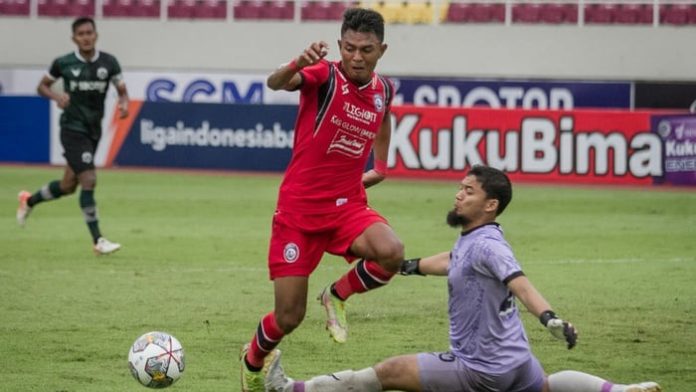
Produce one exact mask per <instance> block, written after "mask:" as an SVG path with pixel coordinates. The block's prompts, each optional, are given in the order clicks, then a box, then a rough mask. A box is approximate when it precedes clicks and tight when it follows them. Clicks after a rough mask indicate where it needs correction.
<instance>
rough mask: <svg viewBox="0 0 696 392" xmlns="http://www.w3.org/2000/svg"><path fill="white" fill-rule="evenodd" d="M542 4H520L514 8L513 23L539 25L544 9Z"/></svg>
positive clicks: (514, 5)
mask: <svg viewBox="0 0 696 392" xmlns="http://www.w3.org/2000/svg"><path fill="white" fill-rule="evenodd" d="M544 6H545V5H542V4H540V3H519V4H513V6H512V22H513V23H539V21H540V14H541V11H542V8H543V7H544Z"/></svg>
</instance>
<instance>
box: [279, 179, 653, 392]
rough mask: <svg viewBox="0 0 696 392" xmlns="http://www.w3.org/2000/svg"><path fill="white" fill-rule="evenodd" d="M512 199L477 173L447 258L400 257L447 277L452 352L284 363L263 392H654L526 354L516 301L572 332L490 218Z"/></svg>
mask: <svg viewBox="0 0 696 392" xmlns="http://www.w3.org/2000/svg"><path fill="white" fill-rule="evenodd" d="M511 199H512V185H511V183H510V180H509V179H508V177H507V176H506V175H505V173H503V172H502V171H500V170H497V169H493V168H490V167H487V166H474V167H473V168H472V169H471V171H469V173H468V174H467V175H466V177H465V178H464V179H463V180H462V182H461V184H460V189H459V191H458V192H457V194H456V197H455V203H454V209H452V210H451V211H450V212H449V213H448V215H447V223H448V224H449V225H450V226H452V227H461V229H462V233H461V236H460V237H459V238H458V239H457V241H456V243H455V244H454V247H453V249H452V250H451V251H450V252H444V253H440V254H437V255H434V256H430V257H426V258H423V259H411V260H406V261H405V262H404V263H403V265H402V270H401V273H402V274H403V275H412V274H420V275H443V276H447V280H448V291H449V337H450V348H449V351H448V352H433V353H419V354H409V355H400V356H395V357H391V358H388V359H386V360H384V361H382V362H380V363H378V364H376V365H374V366H372V367H368V368H365V369H362V370H358V371H353V370H345V371H341V372H337V373H333V374H330V375H325V376H318V377H314V378H312V379H310V380H307V381H294V380H292V379H289V378H287V377H286V376H285V374H284V373H283V369H282V366H281V365H280V359H279V358H278V359H277V360H276V361H274V363H273V364H272V365H271V367H270V368H269V371H268V375H267V377H266V389H267V390H268V391H282V392H300V391H304V392H318V391H332V392H340V391H364V392H372V391H374V392H377V391H385V390H398V391H433V392H435V391H442V392H454V391H476V392H478V391H481V392H496V391H505V392H660V391H661V390H662V389H661V388H660V386H659V385H658V384H657V383H655V382H642V383H636V384H630V385H625V384H615V383H612V382H609V381H607V380H604V379H602V378H599V377H596V376H593V375H590V374H586V373H582V372H578V371H570V370H568V371H562V372H558V373H554V374H551V375H548V376H547V375H545V374H544V370H543V368H542V366H541V364H540V363H539V361H538V360H537V359H536V357H535V356H534V355H533V354H532V352H531V350H530V346H529V340H528V339H527V335H526V333H525V330H524V327H523V325H522V321H521V319H520V316H519V311H518V309H517V305H516V300H515V298H517V299H518V300H519V301H520V302H521V303H522V304H523V305H524V306H525V307H526V308H527V310H529V312H530V313H532V314H533V315H535V316H536V317H538V318H539V320H540V321H541V324H542V325H543V326H544V327H545V328H547V329H548V330H549V332H550V333H551V334H552V335H553V336H555V337H556V338H558V339H561V340H563V341H564V342H565V343H566V344H567V347H568V348H569V349H571V348H573V347H574V346H575V344H576V343H577V336H578V335H577V331H576V329H575V327H574V326H573V325H572V324H571V323H569V322H567V321H564V320H562V319H560V318H559V317H558V316H557V315H556V314H555V313H554V311H553V310H552V308H551V305H550V304H549V303H548V302H547V301H546V300H545V299H544V297H543V296H542V295H541V294H540V293H539V292H538V291H537V290H536V289H535V288H534V286H533V285H532V283H531V282H530V281H529V279H527V277H526V276H525V275H524V273H523V272H522V269H521V267H520V265H519V263H518V262H517V260H516V259H515V256H514V254H513V252H512V249H511V247H510V245H509V244H508V243H507V241H506V240H505V238H504V237H503V230H502V228H501V227H500V225H499V224H498V223H496V222H495V219H496V217H497V216H498V215H500V214H501V213H502V212H503V211H504V210H505V208H506V207H507V205H508V204H509V202H510V200H511Z"/></svg>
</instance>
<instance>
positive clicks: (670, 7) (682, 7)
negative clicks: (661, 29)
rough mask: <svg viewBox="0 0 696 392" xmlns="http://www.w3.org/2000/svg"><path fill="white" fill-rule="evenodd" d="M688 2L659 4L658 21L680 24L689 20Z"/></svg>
mask: <svg viewBox="0 0 696 392" xmlns="http://www.w3.org/2000/svg"><path fill="white" fill-rule="evenodd" d="M689 12H690V5H689V4H666V5H662V6H660V23H662V24H670V25H675V26H681V25H685V24H688V23H689V22H690V20H689V19H690V18H689Z"/></svg>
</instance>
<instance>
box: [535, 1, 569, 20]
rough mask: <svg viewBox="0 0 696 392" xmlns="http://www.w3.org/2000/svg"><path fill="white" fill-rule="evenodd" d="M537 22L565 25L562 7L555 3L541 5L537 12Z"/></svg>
mask: <svg viewBox="0 0 696 392" xmlns="http://www.w3.org/2000/svg"><path fill="white" fill-rule="evenodd" d="M539 21H540V22H542V23H551V24H560V23H566V19H565V8H564V5H563V4H556V3H550V4H543V5H542V7H541V9H540V10H539Z"/></svg>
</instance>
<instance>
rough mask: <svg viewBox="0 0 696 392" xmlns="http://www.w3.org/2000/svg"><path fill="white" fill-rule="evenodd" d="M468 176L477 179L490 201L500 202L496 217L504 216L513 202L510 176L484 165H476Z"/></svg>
mask: <svg viewBox="0 0 696 392" xmlns="http://www.w3.org/2000/svg"><path fill="white" fill-rule="evenodd" d="M467 176H475V177H476V180H477V181H478V182H480V183H481V188H482V189H483V191H484V192H486V197H487V198H488V199H496V200H498V209H497V210H496V211H495V215H496V216H497V215H500V214H502V213H503V211H505V207H507V206H508V204H510V201H511V200H512V183H511V182H510V179H509V178H508V176H507V175H506V174H505V173H504V172H503V171H501V170H498V169H495V168H492V167H490V166H484V165H474V166H473V167H472V168H471V170H469V173H467Z"/></svg>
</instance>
